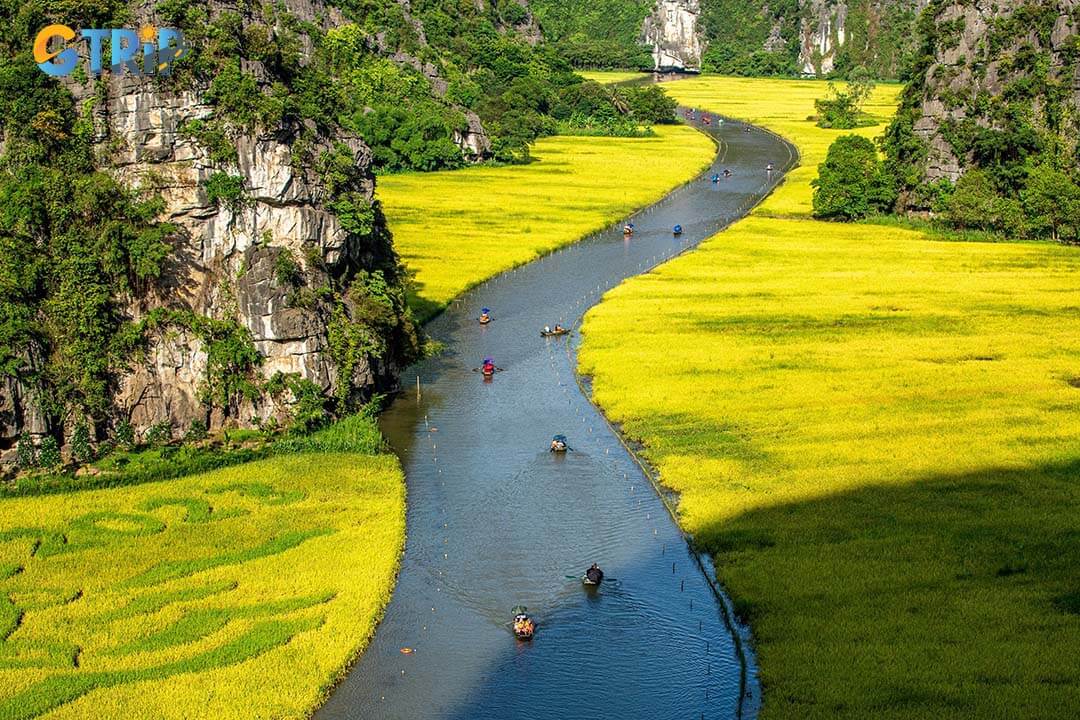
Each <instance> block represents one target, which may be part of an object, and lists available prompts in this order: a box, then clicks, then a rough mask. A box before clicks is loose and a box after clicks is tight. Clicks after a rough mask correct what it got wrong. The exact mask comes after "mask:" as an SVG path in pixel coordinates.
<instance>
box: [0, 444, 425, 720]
mask: <svg viewBox="0 0 1080 720" xmlns="http://www.w3.org/2000/svg"><path fill="white" fill-rule="evenodd" d="M404 525H405V522H404V483H403V478H402V474H401V470H400V467H399V466H398V464H397V460H396V459H395V458H394V457H392V456H390V455H381V456H368V455H361V454H356V453H306V454H297V455H291V456H287V457H277V458H272V459H269V460H261V461H257V462H254V463H249V464H247V465H242V466H239V467H233V468H228V469H224V470H219V471H214V472H209V473H205V474H202V475H196V476H192V477H188V478H184V479H180V480H172V481H167V482H158V483H147V484H144V485H138V486H134V487H125V488H114V489H107V490H89V491H82V492H71V493H66V494H58V495H46V496H41V497H26V498H15V499H5V500H0V718H4V719H5V720H16V719H20V718H30V717H40V716H46V717H49V718H57V719H59V718H101V717H125V718H155V719H157V718H191V717H215V718H252V717H264V718H269V717H274V718H301V717H307V716H308V715H309V714H310V712H311V711H312V710H313V709H314V708H315V707H316V705H317V704H318V703H319V701H320V700H321V699H322V697H323V696H324V695H325V693H326V692H327V691H328V690H329V688H330V686H331V685H332V683H333V682H334V681H335V679H336V678H337V677H338V676H339V675H340V674H341V673H342V672H343V671H344V669H345V667H346V665H347V664H348V662H349V661H350V660H351V659H352V658H353V657H355V656H356V655H357V653H358V652H359V651H360V650H361V649H362V647H363V646H364V645H365V644H366V642H367V639H368V638H369V637H370V635H371V634H372V633H373V631H374V628H375V625H376V622H377V619H378V617H379V615H380V613H381V611H382V608H383V607H384V606H385V604H386V602H387V601H388V600H389V597H390V591H391V587H392V585H393V580H394V574H395V572H396V568H397V564H398V558H399V555H400V552H401V549H402V546H403V543H404V532H405V527H404Z"/></svg>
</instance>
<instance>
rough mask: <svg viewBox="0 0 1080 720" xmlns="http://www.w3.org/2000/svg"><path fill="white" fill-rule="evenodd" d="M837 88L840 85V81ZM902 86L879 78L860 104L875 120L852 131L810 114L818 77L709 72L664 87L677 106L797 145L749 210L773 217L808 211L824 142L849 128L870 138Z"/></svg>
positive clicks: (820, 91)
mask: <svg viewBox="0 0 1080 720" xmlns="http://www.w3.org/2000/svg"><path fill="white" fill-rule="evenodd" d="M840 87H843V84H842V83H841V84H840ZM902 87H903V86H901V85H897V84H893V83H883V84H880V85H878V86H877V87H876V88H874V92H873V93H872V94H871V96H870V98H869V99H868V100H867V101H866V104H865V105H864V106H863V111H864V112H865V113H866V114H867V115H869V116H870V117H871V118H872V119H873V120H875V121H877V122H878V124H877V125H870V126H867V127H861V128H857V129H855V130H831V129H825V128H819V127H818V126H817V124H816V122H815V120H814V119H813V117H814V115H815V114H816V113H817V111H816V110H815V108H814V100H815V99H817V98H820V97H824V96H825V94H826V91H827V88H828V86H827V84H826V83H824V82H822V81H820V80H768V81H767V82H762V81H761V80H759V79H754V78H734V77H715V76H711V75H706V76H701V77H694V78H688V79H686V80H677V81H674V82H669V83H666V84H665V85H664V89H665V90H666V91H667V93H668V94H669V95H671V97H673V98H675V99H676V100H678V101H679V103H680V104H681V105H685V106H687V107H693V108H699V109H704V110H708V111H711V112H715V113H720V114H722V115H724V116H726V117H731V118H736V119H738V120H745V121H747V122H751V123H753V124H754V125H757V126H758V127H764V128H768V129H769V130H772V131H773V132H775V133H776V134H777V135H781V136H783V137H784V138H787V139H788V140H790V141H791V142H793V143H795V145H797V146H798V148H799V155H800V161H801V162H800V166H799V167H798V168H796V169H795V170H794V171H792V172H790V173H789V174H788V176H787V179H786V181H785V182H784V184H783V185H782V186H781V187H780V188H778V189H777V191H776V192H774V193H773V194H772V195H771V196H770V197H769V198H768V199H767V200H766V201H765V202H764V203H762V204H761V205H760V206H759V207H758V208H757V210H756V211H755V212H757V213H758V214H762V215H775V216H785V217H786V216H793V215H805V216H809V215H810V211H811V209H812V207H811V200H812V198H813V192H812V188H811V187H810V181H811V180H813V179H814V178H816V177H817V166H818V165H819V164H820V163H821V162H822V161H824V160H825V154H826V153H827V152H828V150H829V145H831V144H832V143H833V141H834V140H836V138H838V137H840V136H841V135H849V134H852V133H855V134H857V135H862V136H864V137H868V138H875V137H877V136H878V135H881V133H882V132H883V131H884V130H885V125H886V124H887V123H888V121H889V118H891V117H892V115H893V112H894V111H895V110H896V104H897V100H898V98H899V94H900V90H901V89H902Z"/></svg>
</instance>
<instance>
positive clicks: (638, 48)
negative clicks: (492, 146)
mask: <svg viewBox="0 0 1080 720" xmlns="http://www.w3.org/2000/svg"><path fill="white" fill-rule="evenodd" d="M928 2H929V0H850V1H848V2H844V1H843V0H754V1H752V2H746V0H597V1H596V2H586V1H585V0H569V1H567V2H562V1H560V0H532V3H531V6H532V8H533V10H534V12H535V14H536V17H537V18H538V19H539V21H540V25H541V28H542V30H543V32H544V35H545V37H546V38H547V39H548V40H549V41H550V42H552V43H553V44H554V46H555V48H556V49H557V50H558V51H559V52H560V53H561V54H562V55H563V56H564V57H566V58H567V59H568V60H569V61H570V62H571V63H572V64H573V65H575V66H576V67H599V68H606V67H621V68H638V67H646V68H653V67H660V68H680V69H693V70H699V69H704V70H707V71H712V72H721V73H727V74H735V75H796V74H803V75H815V76H825V75H830V74H833V73H840V74H843V73H845V72H847V71H848V70H850V69H851V68H854V67H859V66H863V67H866V68H867V69H868V70H869V71H870V73H871V74H872V75H873V76H875V77H877V78H887V79H895V78H898V77H900V74H901V72H902V70H903V67H904V65H905V63H906V62H907V61H908V60H909V59H910V58H911V55H912V53H913V52H914V50H915V47H916V41H915V35H914V27H915V21H916V18H917V17H918V13H919V11H920V10H922V8H924V7H926V5H927V4H928Z"/></svg>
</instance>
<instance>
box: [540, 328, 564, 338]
mask: <svg viewBox="0 0 1080 720" xmlns="http://www.w3.org/2000/svg"><path fill="white" fill-rule="evenodd" d="M569 334H570V331H569V330H567V329H566V328H559V329H558V330H541V331H540V337H558V336H560V335H569Z"/></svg>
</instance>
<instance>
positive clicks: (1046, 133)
mask: <svg viewBox="0 0 1080 720" xmlns="http://www.w3.org/2000/svg"><path fill="white" fill-rule="evenodd" d="M1078 29H1080V2H1078V0H1023V1H1021V2H1015V3H1002V2H993V1H992V0H976V1H975V2H945V1H942V0H935V2H933V3H931V4H930V7H929V8H928V9H927V11H926V13H925V14H924V15H923V17H922V19H921V21H920V35H921V38H922V47H921V48H920V51H919V53H918V57H919V60H918V64H917V66H916V67H915V68H914V71H913V72H912V75H911V80H910V83H909V84H908V86H907V87H906V89H905V91H904V94H903V97H902V101H901V107H900V111H899V113H898V114H897V117H896V119H895V121H894V123H893V125H892V127H891V128H890V130H889V134H888V142H887V150H888V153H889V156H890V162H891V166H892V171H893V173H894V174H895V175H896V177H897V178H898V180H899V182H900V190H901V207H903V208H905V209H916V210H930V209H932V207H933V205H934V203H935V197H936V195H938V189H940V188H941V187H942V186H941V183H942V181H944V182H945V183H947V184H948V185H951V184H952V183H956V182H957V181H958V180H959V179H960V178H961V177H962V176H963V175H965V174H966V173H968V172H969V171H971V170H979V171H981V173H982V174H984V175H985V176H986V177H987V178H988V180H989V182H990V183H991V184H992V186H993V190H994V192H995V193H996V194H997V195H999V196H1001V197H1002V198H1003V199H1008V200H1010V201H1012V202H1015V201H1017V199H1018V198H1020V197H1021V195H1022V193H1023V191H1024V189H1025V187H1026V186H1027V183H1028V180H1029V174H1030V171H1031V170H1032V169H1033V167H1034V166H1035V165H1037V164H1050V165H1052V166H1054V167H1056V168H1057V169H1058V170H1060V171H1063V172H1065V173H1066V174H1070V173H1071V174H1076V173H1077V171H1078V170H1080V149H1078V138H1080V120H1078V119H1080V36H1078Z"/></svg>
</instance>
